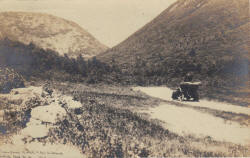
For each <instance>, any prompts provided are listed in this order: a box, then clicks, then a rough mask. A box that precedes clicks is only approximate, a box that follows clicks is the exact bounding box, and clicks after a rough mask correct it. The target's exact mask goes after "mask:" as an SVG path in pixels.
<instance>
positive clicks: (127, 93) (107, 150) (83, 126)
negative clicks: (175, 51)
mask: <svg viewBox="0 0 250 158" xmlns="http://www.w3.org/2000/svg"><path fill="white" fill-rule="evenodd" d="M104 87H105V86H104V85H99V86H97V85H92V86H86V85H80V84H72V83H53V84H47V85H45V86H44V89H45V90H46V91H47V92H50V93H53V91H54V89H56V90H58V91H60V92H61V93H63V94H65V95H73V98H74V100H77V101H80V102H81V103H82V108H79V109H77V110H72V109H69V108H67V105H64V104H63V103H61V106H62V107H64V108H65V110H66V111H67V116H66V117H65V118H63V119H62V120H58V122H57V123H56V126H55V127H53V128H51V130H50V132H49V135H48V136H47V137H45V138H39V139H32V140H29V141H39V142H43V143H45V144H46V143H63V144H73V145H75V146H77V147H79V149H81V151H82V152H83V154H84V155H86V156H87V157H137V156H139V157H153V156H159V157H167V156H206V157H208V156H247V155H248V154H249V149H247V147H244V146H240V145H234V144H231V143H226V142H216V141H213V140H211V138H209V137H207V138H203V139H201V138H199V139H198V138H195V137H193V136H185V137H182V136H178V135H176V134H174V133H172V132H170V131H168V130H166V129H164V128H163V127H162V126H161V125H160V124H159V122H158V121H155V120H150V119H148V118H147V117H145V116H143V115H141V114H138V113H136V112H134V110H133V109H134V108H135V106H138V107H144V106H145V107H147V106H148V105H152V104H157V103H159V102H160V101H159V100H156V99H153V98H146V97H145V96H144V94H140V93H135V92H133V91H131V90H130V89H128V88H126V87H123V88H120V87H119V88H118V87H114V86H113V87H109V86H106V88H105V89H106V90H105V91H103V88H104ZM40 97H41V96H38V97H35V98H32V99H30V100H29V101H26V104H25V105H26V106H25V107H23V108H25V109H22V108H20V109H19V110H18V111H15V112H16V113H17V114H18V115H14V116H15V117H17V116H18V119H17V118H13V119H11V116H10V115H11V113H6V115H7V116H6V118H8V119H9V120H10V123H9V124H10V125H9V126H8V128H6V131H5V132H6V133H7V134H9V135H11V134H13V133H16V132H17V131H19V130H20V129H22V128H24V126H25V123H23V122H25V120H27V119H28V118H29V115H28V114H29V111H30V110H32V108H33V107H36V106H43V104H44V103H45V102H42V101H41V98H40ZM43 97H44V96H43ZM46 97H49V96H45V98H46ZM52 99H53V98H52ZM21 103H22V101H19V102H16V103H14V104H19V105H21ZM12 106H13V101H3V100H1V109H8V108H10V107H12ZM10 111H11V110H10ZM13 112H14V111H13ZM25 112H26V113H25ZM15 120H16V121H15ZM23 125H24V126H23ZM215 148H216V149H218V150H214V149H215ZM220 149H221V150H220ZM225 149H226V150H225Z"/></svg>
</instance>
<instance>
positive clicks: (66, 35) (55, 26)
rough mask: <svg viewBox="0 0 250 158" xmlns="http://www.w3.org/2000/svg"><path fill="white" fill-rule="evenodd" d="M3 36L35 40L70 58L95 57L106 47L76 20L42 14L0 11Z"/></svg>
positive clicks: (1, 34)
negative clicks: (80, 56)
mask: <svg viewBox="0 0 250 158" xmlns="http://www.w3.org/2000/svg"><path fill="white" fill-rule="evenodd" d="M3 38H9V39H11V40H12V41H19V42H22V43H25V44H29V43H30V42H32V43H34V44H35V45H37V46H39V47H41V48H43V49H52V50H53V51H56V52H58V53H59V54H60V55H63V54H65V53H66V54H67V55H68V56H70V57H76V56H78V55H79V54H82V55H83V56H85V57H89V56H94V55H97V54H98V53H100V52H103V51H105V50H106V49H107V47H106V46H104V45H103V44H101V43H100V42H99V41H97V40H96V39H95V38H94V37H93V36H92V35H91V34H89V33H88V32H87V31H85V30H84V29H82V28H81V27H80V26H79V25H77V24H76V23H74V22H71V21H68V20H65V19H62V18H58V17H55V16H52V15H48V14H43V13H28V12H2V13H0V39H3Z"/></svg>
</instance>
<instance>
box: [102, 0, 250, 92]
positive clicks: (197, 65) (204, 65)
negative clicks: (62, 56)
mask: <svg viewBox="0 0 250 158" xmlns="http://www.w3.org/2000/svg"><path fill="white" fill-rule="evenodd" d="M248 6H249V4H248V0H179V1H177V2H176V3H174V4H173V5H171V6H170V7H169V8H168V9H166V10H165V11H164V12H162V13H161V14H160V15H159V16H158V17H156V18H155V19H154V20H153V21H152V22H150V23H149V24H147V25H146V26H145V27H143V28H142V29H140V30H139V31H137V32H136V33H134V34H133V35H132V36H130V37H129V38H128V39H127V40H125V41H124V42H122V43H121V44H119V45H117V46H116V47H114V48H112V49H110V50H108V51H107V52H105V53H102V54H100V55H99V56H98V58H99V59H101V60H103V61H105V62H108V63H113V64H115V65H117V66H118V67H120V68H122V69H123V70H124V71H125V72H132V75H138V74H139V76H143V79H140V81H141V80H144V82H147V83H148V82H149V83H153V84H154V83H155V82H156V81H157V82H158V81H159V83H160V84H161V83H164V84H165V83H167V84H168V85H170V86H173V85H176V84H177V83H179V82H180V81H181V80H182V79H183V77H184V76H185V74H186V73H187V72H192V73H194V77H195V78H196V79H198V80H202V81H203V86H204V87H205V88H208V87H217V88H229V87H233V86H235V85H242V84H243V85H244V83H245V81H246V80H249V68H250V67H249V63H250V53H249V42H250V41H249V31H250V29H249V28H250V23H249V12H248ZM145 78H146V79H145ZM145 80H146V81H145ZM142 82H143V81H142ZM248 86H249V85H248Z"/></svg>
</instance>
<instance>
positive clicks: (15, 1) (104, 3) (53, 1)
mask: <svg viewBox="0 0 250 158" xmlns="http://www.w3.org/2000/svg"><path fill="white" fill-rule="evenodd" d="M175 1H176V0H0V11H1V12H2V11H29V12H45V13H49V14H52V15H56V16H59V17H63V18H65V19H69V20H72V21H74V22H76V23H78V24H79V25H80V26H82V27H83V28H84V29H85V30H87V31H88V32H89V33H91V34H92V35H93V36H95V37H96V38H97V39H98V40H99V41H100V42H102V43H103V44H105V45H107V46H109V47H112V46H114V45H116V44H118V43H120V42H121V41H123V40H125V39H126V38H127V37H128V36H130V35H131V34H132V33H134V32H135V31H137V30H138V29H139V28H141V27H142V26H144V25H145V24H146V23H148V22H150V21H151V20H152V19H153V18H155V17H156V16H157V15H159V14H160V13H161V12H162V11H163V10H165V9H166V8H167V7H168V6H169V5H170V4H172V3H173V2H175Z"/></svg>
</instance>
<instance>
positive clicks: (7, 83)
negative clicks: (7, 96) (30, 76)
mask: <svg viewBox="0 0 250 158" xmlns="http://www.w3.org/2000/svg"><path fill="white" fill-rule="evenodd" d="M21 87H24V80H23V77H22V76H21V75H20V74H18V73H17V72H15V71H14V69H10V68H6V67H0V93H9V92H10V91H11V90H12V89H13V88H21Z"/></svg>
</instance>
